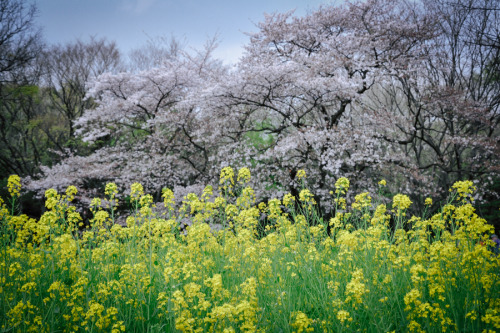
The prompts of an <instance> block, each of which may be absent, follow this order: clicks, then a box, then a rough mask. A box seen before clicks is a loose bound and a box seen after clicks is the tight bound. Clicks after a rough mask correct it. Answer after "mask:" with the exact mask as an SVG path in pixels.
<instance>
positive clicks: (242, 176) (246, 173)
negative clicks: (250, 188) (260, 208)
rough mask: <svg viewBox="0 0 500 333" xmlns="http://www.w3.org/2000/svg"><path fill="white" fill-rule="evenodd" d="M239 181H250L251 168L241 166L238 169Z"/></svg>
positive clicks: (243, 182)
mask: <svg viewBox="0 0 500 333" xmlns="http://www.w3.org/2000/svg"><path fill="white" fill-rule="evenodd" d="M237 181H238V182H239V183H241V184H246V183H248V182H249V181H250V170H249V169H248V168H241V169H240V170H239V171H238V178H237Z"/></svg>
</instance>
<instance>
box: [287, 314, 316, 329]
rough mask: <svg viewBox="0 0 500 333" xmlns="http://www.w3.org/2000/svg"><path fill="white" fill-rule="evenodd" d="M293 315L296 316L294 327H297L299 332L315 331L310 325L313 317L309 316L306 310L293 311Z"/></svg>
mask: <svg viewBox="0 0 500 333" xmlns="http://www.w3.org/2000/svg"><path fill="white" fill-rule="evenodd" d="M292 317H295V320H294V322H293V323H292V327H293V328H295V329H297V331H296V332H297V333H301V332H312V331H314V329H313V328H312V327H309V326H310V325H311V324H312V322H313V321H312V319H310V318H308V317H307V315H306V314H305V313H304V312H302V311H297V312H294V313H292Z"/></svg>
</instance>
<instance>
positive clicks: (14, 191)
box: [7, 175, 21, 197]
mask: <svg viewBox="0 0 500 333" xmlns="http://www.w3.org/2000/svg"><path fill="white" fill-rule="evenodd" d="M7 189H8V190H9V194H10V196H11V197H17V196H18V195H19V192H20V191H21V178H20V177H19V176H18V175H10V176H9V179H8V180H7Z"/></svg>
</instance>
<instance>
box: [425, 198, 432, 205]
mask: <svg viewBox="0 0 500 333" xmlns="http://www.w3.org/2000/svg"><path fill="white" fill-rule="evenodd" d="M425 205H426V206H432V198H425Z"/></svg>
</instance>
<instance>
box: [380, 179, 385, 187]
mask: <svg viewBox="0 0 500 333" xmlns="http://www.w3.org/2000/svg"><path fill="white" fill-rule="evenodd" d="M378 184H379V185H380V186H386V185H387V182H386V181H385V179H382V180H381V181H379V182H378Z"/></svg>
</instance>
